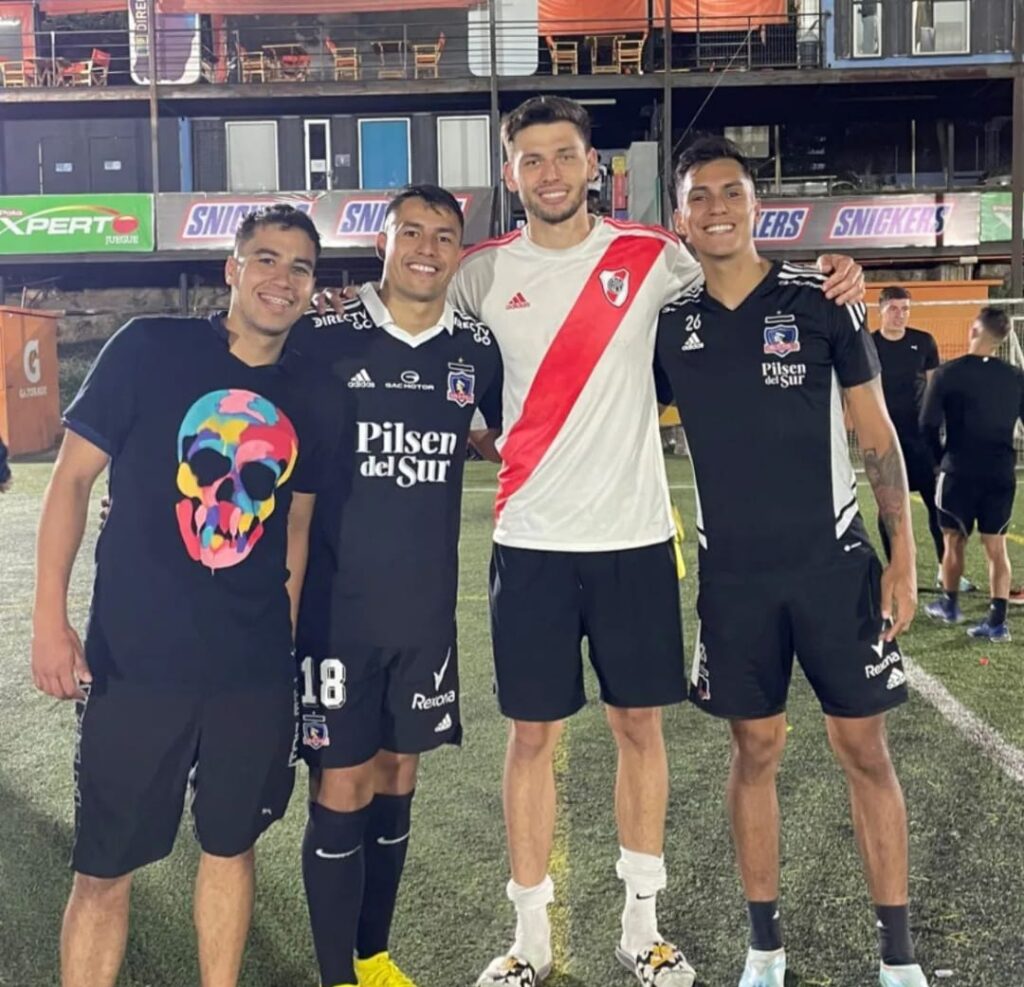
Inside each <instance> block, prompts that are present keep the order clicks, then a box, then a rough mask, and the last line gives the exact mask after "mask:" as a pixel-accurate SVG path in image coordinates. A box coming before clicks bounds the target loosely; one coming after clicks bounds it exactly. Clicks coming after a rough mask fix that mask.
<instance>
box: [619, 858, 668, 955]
mask: <svg viewBox="0 0 1024 987" xmlns="http://www.w3.org/2000/svg"><path fill="white" fill-rule="evenodd" d="M619 849H620V850H621V856H620V857H619V860H618V863H617V864H616V865H615V873H616V874H618V875H619V877H620V878H621V879H622V880H623V881H624V882H625V884H626V907H625V908H624V909H623V910H622V940H621V942H620V945H621V947H622V949H623V951H624V952H627V953H629V954H630V955H631V956H635V955H636V954H637V953H639V952H640V950H642V949H646V948H647V947H648V946H650V945H651V943H652V942H657V941H659V940H660V939H661V935H660V934H659V932H658V915H657V894H658V892H659V891H661V890H663V889H664V888H665V886H666V884H667V883H668V878H667V876H666V874H665V858H664V857H655V856H652V855H651V854H649V853H637V852H636V851H635V850H627V849H626V848H625V847H620V848H619Z"/></svg>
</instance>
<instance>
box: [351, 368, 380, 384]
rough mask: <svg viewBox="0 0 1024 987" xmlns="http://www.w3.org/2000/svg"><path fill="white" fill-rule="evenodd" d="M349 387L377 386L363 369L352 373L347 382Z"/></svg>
mask: <svg viewBox="0 0 1024 987" xmlns="http://www.w3.org/2000/svg"><path fill="white" fill-rule="evenodd" d="M348 386H349V387H376V386H377V385H376V384H375V383H374V382H373V378H372V377H371V376H370V375H369V374H368V373H367V372H366V368H365V367H364V368H363V369H362V370H360V371H358V372H357V373H354V374H353V375H352V376H351V377H350V378H349V381H348Z"/></svg>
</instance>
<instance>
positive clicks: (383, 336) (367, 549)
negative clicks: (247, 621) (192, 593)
mask: <svg viewBox="0 0 1024 987" xmlns="http://www.w3.org/2000/svg"><path fill="white" fill-rule="evenodd" d="M462 224H463V220H462V213H461V210H460V208H459V205H458V203H457V201H456V200H455V199H454V198H453V197H452V196H451V195H450V194H449V193H448V192H446V191H444V190H443V189H439V188H436V187H434V186H414V187H411V188H408V189H406V190H404V191H402V192H401V193H399V194H398V195H396V196H395V198H394V199H392V201H391V203H390V205H389V207H388V211H387V215H386V220H385V232H384V233H382V234H381V235H380V237H379V239H378V251H379V252H380V253H381V254H382V255H383V259H384V276H383V279H382V282H381V288H380V292H379V293H378V292H377V290H376V289H375V287H374V286H373V285H364V286H363V288H362V289H361V290H360V292H359V294H358V296H357V297H356V298H354V299H353V300H351V301H349V302H348V303H347V304H346V305H345V307H344V309H343V311H342V312H341V313H331V314H329V315H324V316H317V317H314V318H313V319H312V323H313V324H312V325H309V326H304V327H301V328H302V332H301V335H300V339H301V340H302V343H303V345H304V346H306V347H307V348H308V350H309V351H310V352H311V353H312V354H314V356H315V358H316V360H317V361H318V362H319V363H321V364H323V365H324V366H325V367H328V368H329V369H330V371H331V374H332V375H333V377H334V379H335V381H336V386H337V387H338V388H342V389H344V390H345V391H346V392H347V393H348V395H349V397H350V398H351V403H352V404H353V405H354V408H353V411H352V420H353V422H354V429H353V434H352V435H351V436H349V437H348V440H347V441H346V442H345V443H344V449H345V454H346V455H345V461H344V462H342V463H339V464H338V468H337V472H336V476H335V482H334V484H333V485H332V487H331V489H330V490H329V491H325V495H324V497H323V498H322V500H321V503H320V504H319V505H318V510H317V513H316V518H315V521H314V536H313V539H312V544H311V555H310V566H309V577H308V580H307V583H306V592H305V594H304V596H303V601H302V609H301V616H300V619H299V640H298V658H299V661H300V689H301V690H302V695H301V702H302V751H303V753H304V755H305V756H306V757H307V760H308V761H309V762H310V765H311V768H312V769H313V772H314V799H315V801H314V802H313V804H312V805H311V806H310V816H309V824H308V827H307V830H306V837H305V840H304V842H303V851H302V859H303V875H304V878H305V883H306V895H307V899H308V903H309V910H310V919H311V923H312V929H313V939H314V943H315V946H316V953H317V960H318V963H319V966H320V976H321V982H322V983H323V985H324V987H335V985H337V984H343V985H350V984H356V983H357V978H358V984H359V985H360V987H410V985H411V984H412V981H411V980H410V979H409V978H408V977H407V976H406V975H405V974H404V973H402V971H401V970H400V969H399V968H398V967H397V966H396V965H395V963H394V962H393V961H392V960H391V958H390V956H389V954H388V951H387V950H388V937H389V932H390V926H391V919H392V915H393V912H394V906H395V900H396V897H397V894H398V886H399V881H400V879H401V874H402V868H403V865H404V862H405V854H406V850H407V848H408V838H409V829H410V809H411V804H412V799H413V791H414V788H415V784H416V772H417V766H418V762H419V755H420V753H422V752H424V751H427V750H430V749H432V748H435V747H437V746H439V745H441V744H446V743H453V744H454V743H458V742H459V740H460V738H461V734H462V730H461V726H460V722H459V694H458V689H459V685H458V656H457V650H456V633H455V605H456V589H457V579H458V538H459V524H460V503H461V496H462V476H463V469H464V465H465V459H466V445H467V437H468V435H469V430H470V423H471V421H472V418H473V413H474V409H475V408H476V407H477V406H479V407H480V409H481V411H482V412H483V415H484V418H485V419H486V421H487V423H488V425H490V426H491V427H492V428H496V427H497V426H498V424H499V420H500V410H501V364H500V357H499V354H498V347H497V344H496V343H495V341H494V340H493V339H492V337H491V334H490V332H489V331H488V329H487V328H486V326H484V325H482V324H481V323H480V322H478V321H477V320H476V319H472V318H470V317H468V316H465V315H463V314H461V313H459V312H457V311H454V310H453V309H452V308H451V307H450V306H449V305H448V304H447V302H446V300H445V298H446V292H447V289H448V283H449V282H450V281H451V279H452V277H453V276H454V274H455V272H456V270H457V268H458V264H459V256H460V252H461V246H462ZM353 954H355V956H356V957H357V958H356V959H355V960H353Z"/></svg>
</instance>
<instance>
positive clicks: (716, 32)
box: [0, 11, 824, 88]
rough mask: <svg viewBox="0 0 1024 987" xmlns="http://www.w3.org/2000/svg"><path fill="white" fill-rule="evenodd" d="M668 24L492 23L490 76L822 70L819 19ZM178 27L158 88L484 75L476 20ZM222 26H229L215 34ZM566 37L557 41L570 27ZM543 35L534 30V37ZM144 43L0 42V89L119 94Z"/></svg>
mask: <svg viewBox="0 0 1024 987" xmlns="http://www.w3.org/2000/svg"><path fill="white" fill-rule="evenodd" d="M717 20H718V21H720V23H718V24H716V18H714V17H708V16H704V15H702V16H701V18H700V20H699V21H698V20H696V19H695V18H682V17H679V18H673V20H672V31H671V33H670V38H671V43H670V44H669V45H668V46H667V48H666V45H665V41H664V37H665V36H664V29H663V26H662V25H661V24H660V22H658V21H656V20H655V19H651V20H650V21H649V22H647V24H646V27H645V26H644V24H643V22H641V23H639V24H638V23H637V21H636V20H635V19H632V20H621V21H619V20H587V21H586V22H580V21H573V22H566V23H565V24H564V25H563V28H564V31H562V30H559V25H558V22H546V23H545V24H544V25H543V26H542V25H541V24H540V23H539V22H538V21H535V20H534V21H515V20H506V21H501V22H499V23H497V24H496V25H495V30H494V34H495V39H494V40H495V54H496V66H495V72H496V74H497V75H498V76H499V77H511V76H549V75H567V74H568V75H609V76H616V75H618V76H622V75H644V74H648V73H664V72H665V71H666V69H667V70H668V71H671V72H714V71H721V70H724V69H731V70H757V69H769V68H770V69H783V68H805V67H818V66H820V65H821V64H822V63H823V48H822V45H823V39H824V31H823V29H822V28H823V15H819V14H811V15H804V14H790V15H785V16H782V17H780V18H775V19H774V20H773V21H766V19H765V18H763V17H761V18H755V17H747V18H743V17H737V16H730V17H728V18H724V19H723V18H718V19H717ZM196 23H197V27H195V28H194V29H189V30H181V29H180V28H175V29H169V28H161V27H160V26H159V25H157V30H156V32H155V50H156V61H157V65H158V68H159V73H158V74H159V77H160V81H162V82H169V83H177V84H196V85H202V84H212V85H220V84H229V83H230V84H272V83H281V82H292V83H315V82H352V83H358V82H364V81H381V80H413V81H415V80H426V79H452V80H454V79H464V80H469V79H474V78H490V77H491V27H490V24H489V22H488V20H487V19H486V11H483V12H481V11H470V12H469V13H468V15H467V17H466V18H465V19H464V20H447V21H444V22H442V23H436V22H434V23H424V22H417V23H412V22H406V21H400V20H391V21H384V20H381V21H380V22H379V23H363V22H362V21H361V20H360V19H358V18H350V19H346V18H342V17H339V18H338V19H337V22H336V23H332V24H329V25H328V24H325V23H323V22H315V23H313V22H307V23H303V22H296V23H294V24H292V25H290V26H288V27H275V26H271V25H267V24H264V23H261V22H260V20H259V19H258V18H244V17H231V18H230V19H225V18H218V19H216V21H214V20H211V19H210V18H202V19H197V21H196ZM226 25H230V26H226ZM577 29H579V31H578V33H567V32H568V31H569V30H573V31H575V30H577ZM542 31H543V32H544V33H541V32H542ZM147 48H148V38H147V36H146V33H145V32H141V34H140V33H139V32H132V31H130V30H129V29H127V28H126V29H124V30H105V31H48V32H39V33H37V34H36V35H35V36H34V38H33V41H32V43H31V44H27V45H26V44H24V42H23V38H22V36H21V35H9V34H8V35H3V37H2V38H0V85H2V86H3V87H6V88H65V87H89V86H131V85H139V84H146V83H147V82H148V50H147Z"/></svg>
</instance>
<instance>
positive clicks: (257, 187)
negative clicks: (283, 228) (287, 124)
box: [225, 120, 280, 192]
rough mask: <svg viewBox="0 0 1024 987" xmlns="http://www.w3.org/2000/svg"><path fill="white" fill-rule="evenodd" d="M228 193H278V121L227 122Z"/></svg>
mask: <svg viewBox="0 0 1024 987" xmlns="http://www.w3.org/2000/svg"><path fill="white" fill-rule="evenodd" d="M225 127H226V128H227V145H228V191H229V192H276V191H278V189H279V187H280V186H279V184H278V178H277V122H276V121H275V120H232V121H230V122H228V123H226V124H225Z"/></svg>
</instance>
